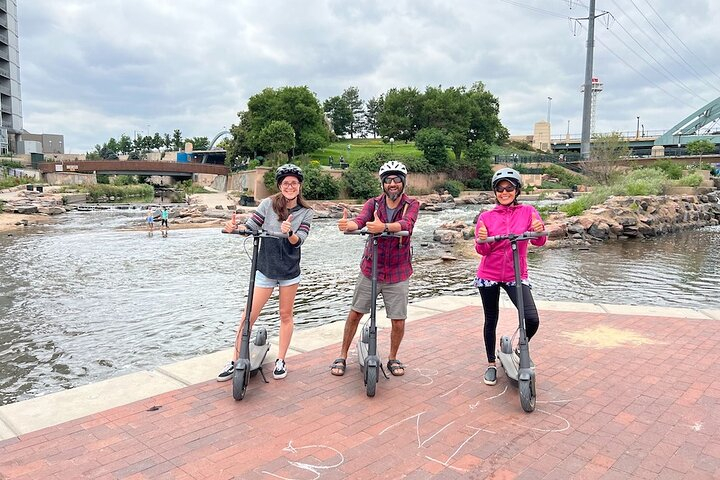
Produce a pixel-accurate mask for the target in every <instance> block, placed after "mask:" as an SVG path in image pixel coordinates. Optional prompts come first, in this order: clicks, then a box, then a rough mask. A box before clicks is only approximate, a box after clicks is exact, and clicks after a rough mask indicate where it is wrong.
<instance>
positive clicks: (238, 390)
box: [233, 369, 250, 400]
mask: <svg viewBox="0 0 720 480" xmlns="http://www.w3.org/2000/svg"><path fill="white" fill-rule="evenodd" d="M248 383H250V372H249V371H248V370H245V369H239V370H235V374H234V375H233V398H234V399H235V400H242V399H243V398H245V393H246V392H247V386H248Z"/></svg>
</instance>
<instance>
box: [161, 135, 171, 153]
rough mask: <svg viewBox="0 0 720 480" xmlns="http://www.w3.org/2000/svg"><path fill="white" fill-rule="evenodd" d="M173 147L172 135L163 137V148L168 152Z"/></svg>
mask: <svg viewBox="0 0 720 480" xmlns="http://www.w3.org/2000/svg"><path fill="white" fill-rule="evenodd" d="M171 145H172V139H171V138H170V134H169V133H166V134H164V135H163V146H164V147H165V149H166V150H170V146H171Z"/></svg>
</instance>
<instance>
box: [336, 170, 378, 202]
mask: <svg viewBox="0 0 720 480" xmlns="http://www.w3.org/2000/svg"><path fill="white" fill-rule="evenodd" d="M342 184H343V188H344V190H345V193H346V194H347V196H348V197H349V198H360V199H367V198H371V197H376V196H378V195H380V182H379V180H378V177H377V175H376V174H375V173H370V172H368V171H367V170H363V169H360V168H357V167H350V168H349V169H348V170H345V171H344V172H343V174H342Z"/></svg>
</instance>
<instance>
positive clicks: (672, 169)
mask: <svg viewBox="0 0 720 480" xmlns="http://www.w3.org/2000/svg"><path fill="white" fill-rule="evenodd" d="M652 167H653V168H657V169H659V170H662V171H663V172H665V175H667V177H668V178H670V179H673V180H677V179H679V178H680V177H682V174H683V167H682V165H680V164H679V163H676V162H673V161H672V160H659V161H657V162H655V163H653V164H652Z"/></svg>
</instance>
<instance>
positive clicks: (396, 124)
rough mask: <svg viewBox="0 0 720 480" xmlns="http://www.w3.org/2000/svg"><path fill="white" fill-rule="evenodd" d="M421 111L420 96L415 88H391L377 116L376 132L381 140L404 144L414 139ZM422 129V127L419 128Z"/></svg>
mask: <svg viewBox="0 0 720 480" xmlns="http://www.w3.org/2000/svg"><path fill="white" fill-rule="evenodd" d="M421 110H422V94H421V93H420V92H419V91H418V90H417V89H415V88H402V89H399V90H398V89H396V88H392V89H390V90H388V92H387V93H386V94H385V103H384V106H383V109H382V111H381V112H380V114H379V115H378V130H379V132H380V136H381V137H383V138H394V139H395V140H405V141H406V142H408V141H410V140H412V139H413V138H415V133H416V132H417V130H418V125H420V124H421V122H420V114H421ZM420 128H422V127H420Z"/></svg>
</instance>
